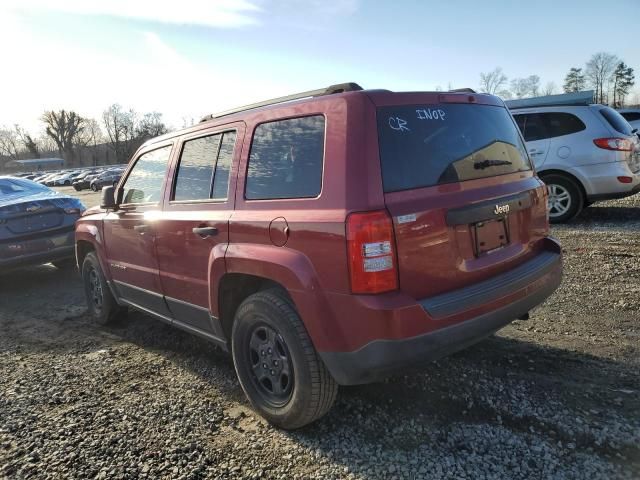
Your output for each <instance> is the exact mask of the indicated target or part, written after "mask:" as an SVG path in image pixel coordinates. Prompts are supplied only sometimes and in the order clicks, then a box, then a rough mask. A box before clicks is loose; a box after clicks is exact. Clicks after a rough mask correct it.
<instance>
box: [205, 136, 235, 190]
mask: <svg viewBox="0 0 640 480" xmlns="http://www.w3.org/2000/svg"><path fill="white" fill-rule="evenodd" d="M235 144H236V132H225V134H224V136H223V137H222V143H221V144H220V152H219V153H218V163H216V173H215V176H214V178H213V190H211V198H213V199H216V200H224V199H226V198H227V194H228V192H229V172H230V171H231V161H232V160H233V147H234V145H235Z"/></svg>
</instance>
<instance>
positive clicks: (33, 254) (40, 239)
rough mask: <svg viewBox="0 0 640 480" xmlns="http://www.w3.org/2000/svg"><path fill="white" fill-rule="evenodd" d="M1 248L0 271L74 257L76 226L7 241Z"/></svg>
mask: <svg viewBox="0 0 640 480" xmlns="http://www.w3.org/2000/svg"><path fill="white" fill-rule="evenodd" d="M0 248H2V250H3V251H2V252H0V253H1V255H0V272H3V271H7V270H12V269H14V268H20V267H27V266H30V265H40V264H43V263H49V262H55V261H58V260H65V259H67V258H74V257H75V237H74V228H73V226H71V227H68V228H64V229H62V230H58V231H56V232H54V233H49V234H48V235H42V236H35V237H32V238H30V239H27V240H16V241H15V242H9V241H6V242H3V245H2V246H1V247H0ZM9 249H11V250H9ZM12 250H13V251H12ZM14 252H15V253H14Z"/></svg>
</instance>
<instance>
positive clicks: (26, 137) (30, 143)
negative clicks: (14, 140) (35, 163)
mask: <svg viewBox="0 0 640 480" xmlns="http://www.w3.org/2000/svg"><path fill="white" fill-rule="evenodd" d="M14 128H15V130H16V134H17V135H18V138H19V139H20V141H21V142H22V145H24V148H26V149H27V151H28V152H29V153H30V154H31V155H32V156H33V158H40V148H39V147H38V144H37V142H36V141H35V140H34V139H33V137H32V136H31V135H30V134H29V133H28V132H27V131H26V130H25V129H24V128H22V127H21V126H20V125H17V124H16V125H15V126H14Z"/></svg>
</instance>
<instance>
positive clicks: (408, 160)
mask: <svg viewBox="0 0 640 480" xmlns="http://www.w3.org/2000/svg"><path fill="white" fill-rule="evenodd" d="M377 122H378V143H379V148H380V162H381V166H382V180H383V184H384V191H385V192H394V191H399V190H408V189H412V188H421V187H429V186H433V185H439V184H444V183H455V182H462V181H466V180H473V179H478V178H485V177H491V176H496V175H504V174H508V173H514V172H519V171H523V170H530V169H531V165H530V163H529V157H528V156H527V153H526V150H525V148H524V144H523V143H522V140H521V138H520V135H519V134H518V128H517V127H516V125H515V123H514V121H513V119H512V117H511V115H510V114H509V112H508V111H507V109H506V108H503V107H496V106H489V105H466V104H442V105H411V106H407V105H403V106H393V107H379V108H378V111H377Z"/></svg>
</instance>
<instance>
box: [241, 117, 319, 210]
mask: <svg viewBox="0 0 640 480" xmlns="http://www.w3.org/2000/svg"><path fill="white" fill-rule="evenodd" d="M323 158H324V117H323V116H321V115H317V116H312V117H302V118H290V119H288V120H279V121H276V122H269V123H263V124H261V125H258V126H257V127H256V129H255V133H254V135H253V142H252V144H251V153H250V155H249V168H248V171H247V185H246V189H245V197H246V198H247V199H251V200H258V199H276V198H305V197H317V196H318V195H319V194H320V188H321V185H322V161H323Z"/></svg>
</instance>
